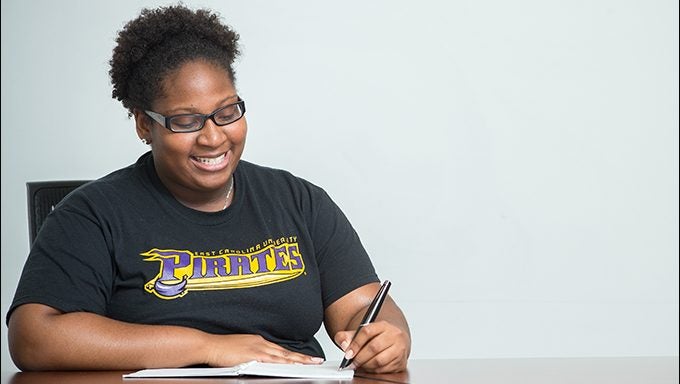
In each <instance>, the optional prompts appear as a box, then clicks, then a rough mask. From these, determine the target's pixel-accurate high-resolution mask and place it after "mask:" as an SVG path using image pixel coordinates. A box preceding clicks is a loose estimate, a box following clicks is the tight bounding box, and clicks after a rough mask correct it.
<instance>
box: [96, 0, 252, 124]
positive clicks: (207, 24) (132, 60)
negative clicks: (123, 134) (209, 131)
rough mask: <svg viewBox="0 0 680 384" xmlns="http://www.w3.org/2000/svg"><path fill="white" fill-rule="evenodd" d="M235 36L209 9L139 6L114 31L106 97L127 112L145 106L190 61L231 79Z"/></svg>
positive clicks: (146, 107)
mask: <svg viewBox="0 0 680 384" xmlns="http://www.w3.org/2000/svg"><path fill="white" fill-rule="evenodd" d="M238 39H239V35H238V34H237V33H236V32H234V31H233V30H232V29H231V28H230V27H229V26H227V25H225V24H223V23H222V22H221V21H220V17H219V15H217V14H216V13H214V12H212V11H210V10H207V9H199V10H191V9H189V8H187V7H185V6H184V5H182V4H178V5H172V6H167V7H159V8H155V9H148V8H145V9H143V10H142V11H141V13H140V15H139V16H138V17H137V18H135V19H133V20H131V21H129V22H128V23H127V24H126V25H125V27H123V29H122V30H121V31H120V32H119V33H118V38H117V39H116V43H117V45H116V47H115V48H114V49H113V56H112V58H111V61H110V62H109V64H110V65H111V69H110V70H109V76H110V77H111V84H112V85H113V91H112V93H111V95H112V97H113V98H114V99H118V100H120V101H121V102H122V103H123V106H124V107H125V108H126V109H127V110H128V112H129V114H130V115H132V113H133V110H134V109H136V108H139V109H150V108H151V104H152V102H153V101H154V100H156V98H158V97H159V96H161V95H162V94H163V89H162V83H163V79H164V78H165V77H166V75H168V74H169V73H170V72H172V71H173V70H176V69H178V68H179V67H180V66H181V65H182V64H184V63H186V62H188V61H193V60H196V59H204V60H208V61H210V62H212V63H215V64H217V65H219V66H221V67H222V68H224V69H225V70H226V71H227V72H228V73H229V76H230V77H231V80H232V82H234V81H235V78H234V70H233V68H232V63H233V62H234V60H235V59H236V57H237V56H238V55H239V48H238V44H237V42H238Z"/></svg>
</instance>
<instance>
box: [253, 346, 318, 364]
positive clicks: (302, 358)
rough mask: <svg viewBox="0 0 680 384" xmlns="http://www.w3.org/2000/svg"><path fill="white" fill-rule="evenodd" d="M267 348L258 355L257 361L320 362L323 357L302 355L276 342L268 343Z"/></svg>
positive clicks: (286, 362) (283, 362)
mask: <svg viewBox="0 0 680 384" xmlns="http://www.w3.org/2000/svg"><path fill="white" fill-rule="evenodd" d="M266 343H269V344H271V345H270V346H269V348H265V349H264V350H263V351H262V353H261V354H260V355H259V358H258V359H257V361H260V362H263V363H282V364H320V363H323V361H324V360H323V359H322V358H320V357H313V356H308V355H304V354H302V353H298V352H293V351H289V350H287V349H285V348H283V347H281V346H280V345H278V344H274V343H270V342H268V341H266Z"/></svg>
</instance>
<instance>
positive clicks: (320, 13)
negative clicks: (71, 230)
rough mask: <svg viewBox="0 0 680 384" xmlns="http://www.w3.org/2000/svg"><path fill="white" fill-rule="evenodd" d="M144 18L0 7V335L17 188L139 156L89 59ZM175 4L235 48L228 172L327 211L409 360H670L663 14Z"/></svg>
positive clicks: (554, 7)
mask: <svg viewBox="0 0 680 384" xmlns="http://www.w3.org/2000/svg"><path fill="white" fill-rule="evenodd" d="M159 4H167V3H164V2H157V1H131V0H125V1H121V0H118V1H102V2H91V1H88V0H82V1H76V0H62V1H51V0H41V1H36V0H32V1H23V0H9V1H5V0H2V316H3V320H4V316H5V314H6V312H7V309H8V307H9V305H10V302H11V299H12V296H13V294H14V289H15V286H16V283H17V280H18V278H19V275H20V273H21V268H22V265H23V263H24V260H25V258H26V255H27V253H28V225H27V218H26V193H25V183H26V182H27V181H32V180H47V179H50V180H51V179H92V178H97V177H100V176H103V175H105V174H107V173H109V172H111V171H113V170H115V169H118V168H121V167H123V166H126V165H128V164H130V163H132V162H134V161H135V160H136V159H137V157H138V156H139V155H141V154H142V153H143V152H144V151H145V150H146V148H147V147H146V146H144V145H143V144H141V143H140V142H139V140H138V139H137V136H136V134H135V131H134V125H133V121H132V120H131V119H128V117H127V115H126V112H125V110H124V109H123V107H122V106H121V105H120V104H119V103H118V102H117V101H114V100H113V99H112V98H111V97H110V94H111V86H110V83H109V79H108V60H109V59H110V55H111V50H112V48H113V46H114V39H115V36H116V33H117V31H118V30H120V29H121V28H122V26H123V24H124V23H125V22H126V21H127V20H129V19H132V18H134V17H135V16H136V15H137V14H138V13H139V10H140V9H141V8H142V7H143V6H154V5H159ZM187 4H188V5H190V6H192V7H195V6H208V7H211V8H213V9H215V10H217V11H219V12H220V13H221V14H222V16H223V17H224V19H225V21H226V22H227V23H228V24H230V25H232V26H233V27H234V28H235V29H236V30H237V31H238V32H239V33H240V34H241V44H242V51H243V55H242V57H241V58H240V60H239V62H238V63H237V79H238V81H237V87H238V89H239V92H240V94H241V96H242V97H243V98H244V99H245V100H246V101H247V103H248V113H247V118H248V123H249V137H248V144H247V146H246V151H245V154H244V159H247V160H249V161H253V162H255V163H259V164H263V165H268V166H274V167H279V168H284V169H287V170H290V171H292V172H293V173H295V174H297V175H298V176H301V177H303V178H306V179H308V180H310V181H312V182H314V183H316V184H318V185H320V186H322V187H324V188H325V189H326V190H327V191H328V193H329V194H330V195H331V196H332V197H333V198H334V200H335V201H336V202H337V203H338V204H339V205H340V206H341V207H342V208H343V210H344V211H345V213H346V214H347V216H348V217H349V218H350V220H351V221H352V223H353V225H354V226H355V228H356V229H357V231H358V233H359V234H360V236H361V238H362V240H363V242H364V245H365V246H366V248H367V249H368V251H369V253H370V254H371V256H372V259H373V261H374V263H375V265H376V267H377V269H378V271H379V275H380V277H381V278H383V279H390V280H392V281H393V288H392V296H393V297H394V298H395V299H396V300H397V301H398V303H399V304H400V305H401V307H402V309H403V310H404V312H405V313H406V315H407V317H408V319H409V320H410V324H411V327H412V334H413V353H412V357H413V358H473V357H474V358H477V357H548V356H558V357H559V356H651V355H677V354H678V2H677V1H675V0H655V1H649V0H638V1H620V0H609V1H555V0H548V1H543V0H540V1H539V0H536V1H514V2H509V1H502V0H495V1H494V0H483V1H367V0H350V1H339V2H319V1H313V0H291V1H286V2H274V1H224V0H220V1H217V0H215V1H201V2H194V1H190V2H188V3H187ZM74 294H77V293H75V292H74ZM323 343H324V346H325V347H326V348H325V349H326V352H327V354H328V358H329V359H339V358H340V354H339V353H338V352H337V350H335V348H334V347H333V346H331V345H330V342H329V341H328V339H324V341H323ZM2 369H3V370H13V369H15V368H14V366H13V365H12V363H11V361H10V359H9V354H8V349H7V327H6V326H3V327H2Z"/></svg>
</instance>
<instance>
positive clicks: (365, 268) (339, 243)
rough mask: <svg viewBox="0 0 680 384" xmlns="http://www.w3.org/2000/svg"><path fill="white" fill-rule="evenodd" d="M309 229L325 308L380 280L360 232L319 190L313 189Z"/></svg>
mask: <svg viewBox="0 0 680 384" xmlns="http://www.w3.org/2000/svg"><path fill="white" fill-rule="evenodd" d="M314 207H315V209H314V216H313V224H312V228H311V232H312V236H313V241H314V249H315V252H316V259H317V263H318V265H319V274H320V278H321V291H322V292H321V293H322V299H323V305H324V308H328V306H329V305H331V304H332V303H333V302H335V301H336V300H338V299H339V298H341V297H342V296H344V295H346V294H347V293H349V292H351V291H353V290H354V289H356V288H359V287H361V286H363V285H366V284H368V283H373V282H377V281H379V279H378V276H377V274H376V272H375V269H374V267H373V263H372V262H371V259H370V258H369V256H368V253H367V252H366V250H365V248H364V246H363V244H362V243H361V240H360V239H359V235H358V234H357V233H356V231H355V230H354V228H353V227H352V225H351V223H350V222H349V220H348V219H347V217H346V216H345V214H344V213H343V212H342V211H341V210H340V208H339V207H338V206H337V205H336V204H335V203H334V202H333V201H332V200H331V198H330V197H329V196H328V194H327V193H326V192H325V191H323V190H322V189H320V188H319V189H317V190H316V191H315V204H314Z"/></svg>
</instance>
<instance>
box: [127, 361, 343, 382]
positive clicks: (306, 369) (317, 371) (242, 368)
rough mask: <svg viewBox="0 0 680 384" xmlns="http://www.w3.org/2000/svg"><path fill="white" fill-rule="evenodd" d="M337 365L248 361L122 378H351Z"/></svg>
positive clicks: (139, 374)
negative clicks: (223, 365)
mask: <svg viewBox="0 0 680 384" xmlns="http://www.w3.org/2000/svg"><path fill="white" fill-rule="evenodd" d="M338 366H339V364H338V363H332V362H325V363H323V364H321V365H306V364H276V363H259V362H257V361H250V362H248V363H244V364H239V365H236V366H233V367H225V368H160V369H143V370H141V371H137V372H133V373H129V374H126V375H123V378H125V379H132V378H154V377H156V378H161V377H224V376H246V375H251V376H270V377H291V378H306V379H340V380H342V379H351V378H352V377H354V371H353V370H351V369H343V370H342V371H339V370H338Z"/></svg>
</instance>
